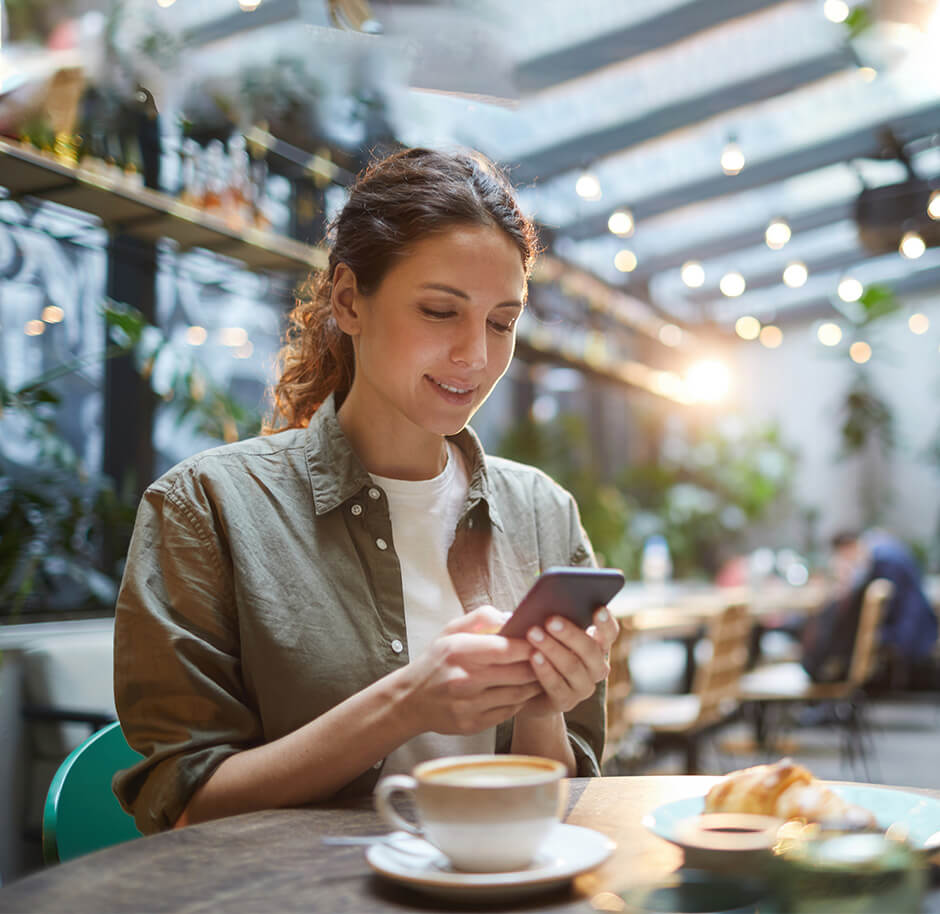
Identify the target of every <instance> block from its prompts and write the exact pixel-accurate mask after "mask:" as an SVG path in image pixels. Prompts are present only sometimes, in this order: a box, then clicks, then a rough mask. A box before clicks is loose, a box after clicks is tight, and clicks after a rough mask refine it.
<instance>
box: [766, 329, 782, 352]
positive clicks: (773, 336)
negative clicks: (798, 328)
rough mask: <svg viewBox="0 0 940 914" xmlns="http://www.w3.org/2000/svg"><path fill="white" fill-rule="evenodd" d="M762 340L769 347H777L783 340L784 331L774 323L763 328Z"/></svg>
mask: <svg viewBox="0 0 940 914" xmlns="http://www.w3.org/2000/svg"><path fill="white" fill-rule="evenodd" d="M760 342H761V345H762V346H765V347H766V348H767V349H776V348H777V347H778V346H779V345H780V344H781V343H782V342H783V331H782V330H781V329H780V328H779V327H775V326H774V325H773V324H767V326H766V327H762V328H761V332H760Z"/></svg>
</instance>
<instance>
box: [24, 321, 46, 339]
mask: <svg viewBox="0 0 940 914" xmlns="http://www.w3.org/2000/svg"><path fill="white" fill-rule="evenodd" d="M45 332H46V325H45V324H44V323H43V322H42V321H37V320H31V321H27V322H26V325H25V326H24V327H23V333H25V334H26V335H27V336H42V334H43V333H45Z"/></svg>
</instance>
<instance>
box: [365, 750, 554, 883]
mask: <svg viewBox="0 0 940 914" xmlns="http://www.w3.org/2000/svg"><path fill="white" fill-rule="evenodd" d="M566 775H567V769H566V768H565V766H564V765H563V764H562V763H561V762H556V761H554V760H553V759H547V758H540V757H539V756H535V755H459V756H451V757H447V758H439V759H433V760H432V761H429V762H422V763H421V764H420V765H417V766H416V767H415V768H414V770H413V771H412V776H411V777H409V776H408V775H404V774H395V775H391V776H389V777H387V778H384V779H382V780H381V781H379V783H378V784H377V785H376V788H375V805H376V808H377V809H378V812H379V815H381V816H382V818H383V819H384V820H385V821H386V822H387V823H388V824H389V825H392V826H394V827H395V828H401V829H404V830H405V831H407V832H410V833H411V834H413V835H420V836H421V837H422V838H424V839H425V840H426V841H429V842H430V843H431V844H433V845H434V846H435V847H436V848H437V849H438V850H440V851H441V852H443V853H444V854H445V855H446V856H447V857H448V859H449V860H450V862H451V863H452V864H453V865H454V867H455V868H457V869H459V870H466V871H468V872H475V873H499V872H508V871H510V870H521V869H524V868H525V867H527V866H528V865H529V864H530V863H531V862H532V861H533V859H534V858H535V855H536V853H537V852H538V849H539V847H540V846H541V845H542V843H543V842H544V841H545V839H546V838H547V837H548V835H549V833H550V832H551V831H552V829H553V828H554V827H555V826H556V825H557V823H558V822H559V820H560V819H561V817H562V815H563V813H564V811H565V804H566V802H567V796H568V793H567V787H568V784H567V781H566V780H565V776H566ZM396 793H404V794H409V795H411V796H412V797H413V798H414V803H415V808H416V811H417V814H418V820H419V822H420V827H419V826H416V825H414V824H413V823H411V822H409V821H408V820H407V819H405V818H403V817H402V816H401V815H399V813H398V812H396V810H395V809H393V808H392V802H391V801H392V796H393V795H394V794H396Z"/></svg>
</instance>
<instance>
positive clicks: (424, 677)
mask: <svg viewBox="0 0 940 914" xmlns="http://www.w3.org/2000/svg"><path fill="white" fill-rule="evenodd" d="M506 618H507V615H506V614H505V613H502V612H499V611H498V610H497V609H495V608H494V607H492V606H481V607H480V608H479V609H475V610H473V611H472V612H469V613H467V614H466V615H465V616H462V617H461V618H460V619H456V620H455V621H453V622H451V623H450V624H449V625H448V626H447V627H446V628H444V630H443V631H442V632H441V634H440V635H439V636H438V637H437V638H436V639H435V640H434V642H433V643H432V644H431V646H430V647H429V648H428V649H427V650H426V651H425V652H424V653H423V654H422V655H421V656H419V657H417V658H416V659H414V660H412V661H411V662H410V663H409V664H408V666H407V667H406V668H405V673H406V681H407V683H408V685H407V688H408V691H409V694H408V696H407V699H408V700H407V708H408V710H409V712H410V713H411V714H412V715H413V716H414V720H415V723H416V727H417V731H416V732H426V731H434V732H436V733H447V734H471V733H479V732H480V731H482V730H486V729H487V728H489V727H493V726H495V725H496V724H499V723H501V722H502V721H504V720H506V719H508V718H510V717H512V716H513V715H514V714H515V713H516V712H517V711H518V710H519V709H520V708H522V707H523V706H524V705H525V704H526V702H528V701H529V700H530V699H532V698H534V697H535V696H536V695H538V694H539V693H541V691H542V687H541V685H540V684H539V682H538V680H537V679H536V677H535V674H534V672H533V670H532V665H531V663H530V662H529V658H530V657H531V655H532V653H533V649H532V647H531V646H530V645H529V644H528V643H527V642H526V641H524V640H523V639H521V638H505V637H503V636H502V635H498V634H496V632H497V631H499V629H500V628H501V627H502V625H503V623H504V622H505V621H506Z"/></svg>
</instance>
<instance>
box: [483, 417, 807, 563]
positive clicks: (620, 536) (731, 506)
mask: <svg viewBox="0 0 940 914" xmlns="http://www.w3.org/2000/svg"><path fill="white" fill-rule="evenodd" d="M497 452H498V453H500V454H502V455H503V456H506V457H511V458H513V459H515V460H519V461H522V462H524V463H529V464H532V465H534V466H537V467H539V468H540V469H542V470H544V471H545V472H546V473H548V474H549V476H551V477H552V478H553V479H555V480H557V481H558V482H559V483H561V485H563V486H564V487H565V488H567V489H568V490H569V491H570V492H571V493H572V494H573V495H574V497H575V499H576V500H577V502H578V506H579V508H580V511H581V520H582V522H583V524H584V528H585V530H586V531H587V533H588V536H590V538H591V542H592V543H593V545H594V548H595V550H596V551H597V553H598V558H599V560H600V561H602V562H604V563H607V564H610V565H613V566H615V567H618V568H622V569H623V570H624V572H626V573H627V575H628V576H630V577H638V576H639V574H640V559H641V556H642V551H643V544H644V542H645V540H646V538H647V537H648V536H650V535H651V534H654V533H659V534H662V535H663V536H665V537H666V541H667V542H668V544H669V548H670V552H671V554H672V559H673V566H674V570H675V573H676V574H677V575H681V576H684V577H685V576H701V575H707V576H711V575H712V574H714V572H715V571H716V569H717V567H718V565H719V563H720V561H721V560H722V559H723V558H724V557H725V554H726V552H727V551H728V550H729V548H731V547H733V546H734V545H735V544H737V543H740V542H741V541H742V540H743V538H744V536H745V534H746V532H747V527H748V525H749V524H750V523H753V522H756V521H758V520H760V519H762V518H763V517H765V516H766V515H767V513H768V512H769V510H770V509H771V507H773V506H775V505H777V504H779V503H781V502H782V501H783V500H784V496H785V495H786V492H787V490H788V488H789V484H790V481H791V478H792V474H793V468H794V465H795V460H796V457H795V454H793V452H792V451H790V450H789V449H788V448H787V447H786V446H785V445H784V444H783V443H782V441H781V440H780V435H779V432H778V431H777V429H776V428H775V427H767V428H764V429H756V430H750V431H744V430H742V431H734V432H731V431H724V432H722V431H721V430H717V429H713V430H709V431H706V432H703V433H701V434H700V435H699V436H698V437H697V438H695V439H694V440H693V441H691V442H688V443H683V446H682V448H681V453H679V454H678V455H677V456H673V457H671V458H666V457H663V456H658V457H656V458H654V459H651V460H649V461H646V462H643V463H637V464H632V465H628V466H625V467H624V468H623V470H622V471H621V472H620V473H619V474H618V475H617V476H616V478H615V479H613V480H604V479H603V478H602V476H601V473H600V471H599V470H598V467H597V464H596V459H595V451H594V448H593V447H592V443H591V441H590V439H589V436H588V433H587V428H586V425H585V423H584V421H583V420H582V419H581V417H579V416H573V415H561V416H558V417H557V418H556V419H554V420H552V421H551V422H545V423H537V422H535V421H533V420H532V419H531V418H529V419H526V420H525V421H523V422H521V423H519V424H518V425H517V426H515V427H514V428H513V429H512V430H511V431H510V432H509V433H508V434H507V435H506V436H505V437H504V438H503V440H502V441H501V442H500V444H499V446H498V448H497Z"/></svg>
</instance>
